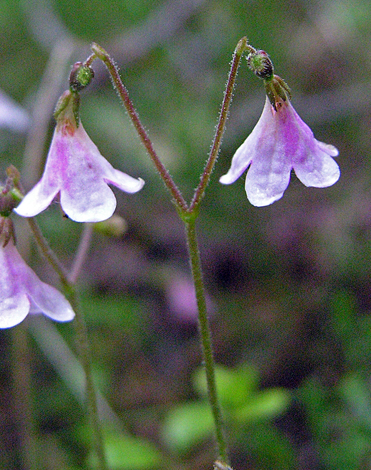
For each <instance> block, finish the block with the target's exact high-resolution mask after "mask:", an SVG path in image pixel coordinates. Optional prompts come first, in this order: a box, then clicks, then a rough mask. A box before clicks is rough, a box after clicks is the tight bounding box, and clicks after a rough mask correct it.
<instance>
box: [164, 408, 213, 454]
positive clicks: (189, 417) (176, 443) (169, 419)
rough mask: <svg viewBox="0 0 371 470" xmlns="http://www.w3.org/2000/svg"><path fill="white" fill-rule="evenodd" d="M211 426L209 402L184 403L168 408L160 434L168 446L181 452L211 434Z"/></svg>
mask: <svg viewBox="0 0 371 470" xmlns="http://www.w3.org/2000/svg"><path fill="white" fill-rule="evenodd" d="M213 428H214V422H213V417H212V414H211V410H210V405H209V403H207V402H193V403H185V404H183V405H179V406H177V407H175V408H173V409H172V410H170V412H169V413H168V415H167V416H166V419H165V422H164V427H163V432H162V435H163V439H164V441H165V442H166V443H167V445H168V446H169V447H170V448H172V449H173V450H175V451H177V452H180V453H183V452H185V451H187V450H189V449H190V448H191V447H192V446H194V445H195V444H197V443H199V442H201V441H202V440H204V439H206V438H207V437H208V436H209V435H211V433H212V431H213Z"/></svg>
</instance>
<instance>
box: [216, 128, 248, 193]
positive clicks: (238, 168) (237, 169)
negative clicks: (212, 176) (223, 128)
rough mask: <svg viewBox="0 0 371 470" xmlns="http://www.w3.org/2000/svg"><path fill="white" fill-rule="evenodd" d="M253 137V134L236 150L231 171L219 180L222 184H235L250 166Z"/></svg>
mask: <svg viewBox="0 0 371 470" xmlns="http://www.w3.org/2000/svg"><path fill="white" fill-rule="evenodd" d="M251 136H252V134H250V135H249V137H248V138H247V139H246V140H245V142H244V143H243V144H242V145H241V146H240V147H239V148H238V149H237V150H236V152H235V154H234V155H233V158H232V164H231V167H230V169H229V170H228V172H227V173H226V174H225V175H223V176H221V177H220V178H219V182H220V183H222V184H232V183H234V182H235V181H236V180H237V179H238V178H239V177H240V176H241V175H242V173H243V172H244V171H245V170H246V169H247V167H248V166H249V165H250V163H251V159H252V150H253V149H251V140H252V139H251ZM249 153H250V155H249Z"/></svg>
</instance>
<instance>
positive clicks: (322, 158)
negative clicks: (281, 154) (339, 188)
mask: <svg viewBox="0 0 371 470" xmlns="http://www.w3.org/2000/svg"><path fill="white" fill-rule="evenodd" d="M324 145H326V144H323V146H324ZM323 146H321V147H322V148H323ZM321 147H320V146H317V151H316V152H315V153H313V152H310V153H309V154H308V155H307V156H306V158H305V159H303V160H302V161H299V162H295V163H294V170H295V173H296V176H297V177H298V178H299V180H300V181H301V182H302V183H303V184H305V186H308V187H310V186H311V187H315V188H327V187H328V186H331V185H333V184H334V183H336V181H337V180H338V179H339V177H340V168H339V165H338V164H337V163H336V162H335V160H334V159H333V158H332V157H331V156H330V155H329V154H328V153H325V152H324V151H323V150H321ZM329 147H332V148H333V149H334V150H336V151H337V149H336V148H335V147H333V146H329ZM329 150H331V149H329ZM334 156H335V155H334Z"/></svg>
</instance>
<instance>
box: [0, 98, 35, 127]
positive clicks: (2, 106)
mask: <svg viewBox="0 0 371 470" xmlns="http://www.w3.org/2000/svg"><path fill="white" fill-rule="evenodd" d="M29 124H30V116H29V115H28V113H27V111H26V110H25V109H23V108H22V107H21V106H20V105H19V104H17V103H16V102H15V101H13V100H12V99H11V98H9V96H7V95H6V94H5V93H4V92H3V91H1V90H0V127H7V128H8V129H11V130H13V131H16V132H25V131H26V130H27V128H28V126H29Z"/></svg>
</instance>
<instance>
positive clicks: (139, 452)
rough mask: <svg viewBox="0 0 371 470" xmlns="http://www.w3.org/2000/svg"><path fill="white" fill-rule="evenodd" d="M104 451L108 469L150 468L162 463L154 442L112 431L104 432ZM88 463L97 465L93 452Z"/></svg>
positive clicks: (93, 465) (146, 469)
mask: <svg viewBox="0 0 371 470" xmlns="http://www.w3.org/2000/svg"><path fill="white" fill-rule="evenodd" d="M105 451H106V457H107V462H108V467H109V468H110V470H126V469H127V470H142V469H143V470H150V469H155V468H159V467H161V466H162V464H163V457H162V454H161V452H160V451H159V450H158V449H157V448H156V446H155V445H154V444H152V443H151V442H149V441H147V440H145V439H142V438H139V437H133V436H128V435H125V434H120V433H117V432H114V431H111V432H110V433H109V434H105ZM88 463H89V465H91V466H92V467H93V468H97V467H98V462H97V459H96V456H95V454H90V456H89V458H88Z"/></svg>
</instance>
